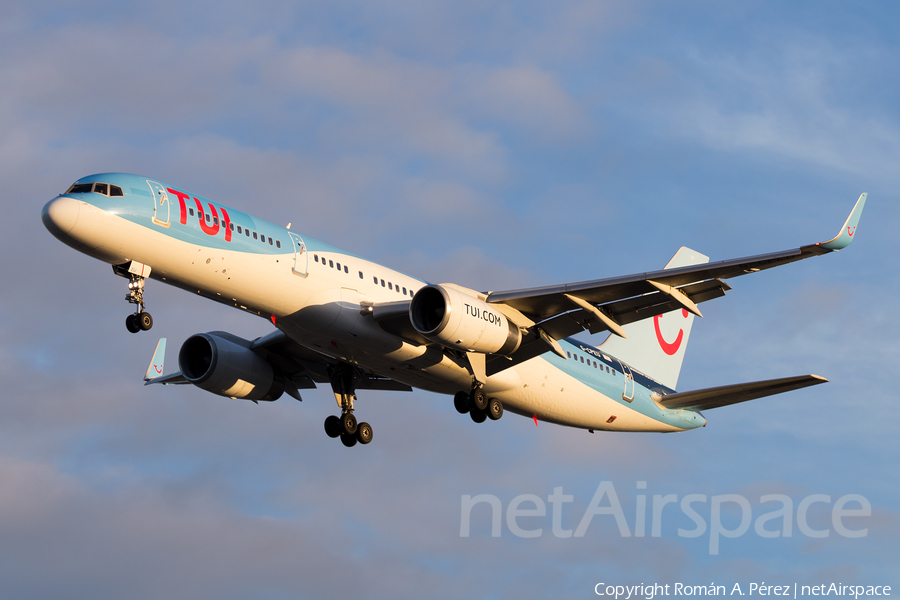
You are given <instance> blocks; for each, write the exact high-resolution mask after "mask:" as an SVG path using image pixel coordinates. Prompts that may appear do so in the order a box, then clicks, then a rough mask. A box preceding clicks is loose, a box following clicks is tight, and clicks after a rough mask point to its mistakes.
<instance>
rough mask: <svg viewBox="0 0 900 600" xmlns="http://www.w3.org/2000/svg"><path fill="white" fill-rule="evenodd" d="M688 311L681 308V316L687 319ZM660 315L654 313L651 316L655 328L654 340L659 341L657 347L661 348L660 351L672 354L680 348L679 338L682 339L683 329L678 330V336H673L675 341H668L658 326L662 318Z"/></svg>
mask: <svg viewBox="0 0 900 600" xmlns="http://www.w3.org/2000/svg"><path fill="white" fill-rule="evenodd" d="M689 314H690V313H689V312H688V311H686V310H684V309H681V316H682V317H684V318H685V319H687V317H688V315H689ZM662 318H663V316H662V315H656V316H655V317H653V327H654V328H655V329H656V340H657V341H658V342H659V347H660V348H662V351H663V352H665V353H666V354H668V355H669V356H672V355H673V354H675V353H676V352H678V349H679V348H681V340H683V339H684V329H679V330H678V337H676V338H675V341H674V342H672V343H669V342H667V341H666V339H665V338H664V337H663V334H662V330H661V329H660V328H659V320H660V319H662Z"/></svg>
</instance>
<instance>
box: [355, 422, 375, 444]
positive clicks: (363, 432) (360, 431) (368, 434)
mask: <svg viewBox="0 0 900 600" xmlns="http://www.w3.org/2000/svg"><path fill="white" fill-rule="evenodd" d="M356 439H357V440H359V443H360V444H368V443H369V442H371V441H372V426H371V425H369V424H368V423H366V422H362V423H360V424H359V425H358V426H357V427H356Z"/></svg>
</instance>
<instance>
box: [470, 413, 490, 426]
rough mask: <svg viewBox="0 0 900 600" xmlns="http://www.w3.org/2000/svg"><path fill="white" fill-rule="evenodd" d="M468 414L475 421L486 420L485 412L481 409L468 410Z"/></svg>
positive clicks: (481, 421)
mask: <svg viewBox="0 0 900 600" xmlns="http://www.w3.org/2000/svg"><path fill="white" fill-rule="evenodd" d="M469 416H470V417H472V420H473V421H475V422H476V423H484V422H485V421H486V420H487V413H486V412H484V411H483V410H470V411H469Z"/></svg>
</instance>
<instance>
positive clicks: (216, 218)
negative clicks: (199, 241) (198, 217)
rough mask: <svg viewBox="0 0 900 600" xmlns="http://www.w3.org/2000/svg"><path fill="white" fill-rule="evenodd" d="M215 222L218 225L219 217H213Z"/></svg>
mask: <svg viewBox="0 0 900 600" xmlns="http://www.w3.org/2000/svg"><path fill="white" fill-rule="evenodd" d="M213 223H215V224H216V225H218V224H219V217H213Z"/></svg>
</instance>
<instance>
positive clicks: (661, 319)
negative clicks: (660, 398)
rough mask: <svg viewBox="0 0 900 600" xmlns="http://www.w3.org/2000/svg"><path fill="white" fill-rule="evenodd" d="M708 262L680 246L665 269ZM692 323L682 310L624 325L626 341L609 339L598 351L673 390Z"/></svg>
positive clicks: (700, 255) (612, 337) (695, 252)
mask: <svg viewBox="0 0 900 600" xmlns="http://www.w3.org/2000/svg"><path fill="white" fill-rule="evenodd" d="M708 262H709V257H708V256H704V255H703V254H700V253H699V252H697V251H696V250H691V249H690V248H686V247H684V246H682V247H681V248H680V249H679V250H678V252H676V253H675V256H673V257H672V260H670V261H669V264H667V265H666V267H665V268H666V269H676V268H678V267H686V266H689V265H699V264H704V263H708ZM693 323H694V315H693V314H691V313H689V312H688V311H686V310H684V309H679V310H675V311H671V312H667V313H665V314H662V315H658V316H656V317H653V318H651V319H644V320H642V321H635V322H634V323H630V324H628V325H625V326H624V327H623V329H624V330H625V333H626V334H627V336H628V338H627V339H623V338H621V337H618V336H615V335H611V336H609V339H607V340H606V341H605V342H604V343H603V344H601V345H600V348H601V349H602V350H603V352H605V353H607V354H610V355H612V356H614V357H616V358H618V359H619V360H621V361H622V362H624V363H626V364H627V365H629V366H630V367H632V368H634V369H637V370H638V371H640V372H642V373H643V374H645V375H647V376H648V377H651V378H653V379H655V380H656V381H658V382H660V383H661V384H663V385H664V386H666V387H669V388H671V389H675V386H676V385H677V384H678V375H679V373H681V363H682V362H683V361H684V352H685V349H686V348H687V342H688V337H689V336H690V335H691V325H692V324H693Z"/></svg>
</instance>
